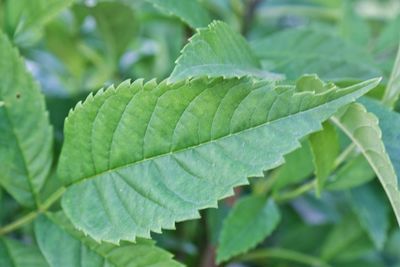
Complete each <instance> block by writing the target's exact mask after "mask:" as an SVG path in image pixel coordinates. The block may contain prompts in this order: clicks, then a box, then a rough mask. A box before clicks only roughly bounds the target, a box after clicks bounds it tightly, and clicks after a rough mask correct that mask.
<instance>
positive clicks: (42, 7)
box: [4, 0, 74, 45]
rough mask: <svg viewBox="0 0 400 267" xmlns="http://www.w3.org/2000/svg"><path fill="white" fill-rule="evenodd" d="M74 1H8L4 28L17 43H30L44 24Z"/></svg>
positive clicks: (5, 9)
mask: <svg viewBox="0 0 400 267" xmlns="http://www.w3.org/2000/svg"><path fill="white" fill-rule="evenodd" d="M73 2H74V0H19V1H6V2H5V6H4V12H5V19H4V30H5V32H6V33H8V35H9V36H10V38H12V39H13V40H14V41H15V42H16V43H18V44H20V45H25V44H29V43H30V42H32V41H36V40H35V39H37V37H38V31H40V30H41V27H42V26H44V25H45V24H46V23H48V22H49V21H50V20H51V19H53V18H54V17H55V16H56V15H58V14H59V13H60V12H61V11H62V10H63V9H65V8H66V7H68V6H69V5H71V4H72V3H73ZM35 35H36V36H35Z"/></svg>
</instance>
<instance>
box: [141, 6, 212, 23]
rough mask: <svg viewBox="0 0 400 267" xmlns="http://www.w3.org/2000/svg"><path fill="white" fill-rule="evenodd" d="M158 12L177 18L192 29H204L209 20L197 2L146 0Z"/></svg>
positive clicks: (205, 11) (204, 10)
mask: <svg viewBox="0 0 400 267" xmlns="http://www.w3.org/2000/svg"><path fill="white" fill-rule="evenodd" d="M147 2H150V3H152V4H153V5H154V6H155V7H156V8H158V9H159V10H160V11H162V12H164V13H166V14H168V15H173V16H176V17H178V18H179V19H180V20H182V21H183V22H185V23H186V24H187V25H188V26H190V27H192V28H200V27H205V26H207V25H208V23H210V21H211V18H210V15H209V14H208V12H207V10H206V9H204V8H203V7H202V6H201V4H200V3H199V2H198V1H197V0H191V1H187V0H147Z"/></svg>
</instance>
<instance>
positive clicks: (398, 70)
mask: <svg viewBox="0 0 400 267" xmlns="http://www.w3.org/2000/svg"><path fill="white" fill-rule="evenodd" d="M399 95H400V44H399V48H398V50H397V56H396V59H395V61H394V66H393V69H392V73H391V74H390V78H389V82H388V85H387V87H386V90H385V94H384V96H383V102H384V103H386V104H387V105H389V106H390V107H394V105H395V104H396V102H397V100H398V99H399Z"/></svg>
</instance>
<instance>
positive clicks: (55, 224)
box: [35, 212, 182, 267]
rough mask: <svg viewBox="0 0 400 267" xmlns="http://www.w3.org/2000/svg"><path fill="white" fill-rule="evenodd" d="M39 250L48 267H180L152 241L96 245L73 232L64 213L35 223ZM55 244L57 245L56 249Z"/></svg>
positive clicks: (49, 216) (46, 217) (44, 217)
mask: <svg viewBox="0 0 400 267" xmlns="http://www.w3.org/2000/svg"><path fill="white" fill-rule="evenodd" d="M35 233H36V238H37V240H38V243H39V246H40V249H41V251H42V252H43V255H44V256H45V257H46V260H47V261H48V262H49V264H50V266H51V267H70V266H74V267H78V266H92V267H102V266H113V267H147V266H154V267H179V266H182V265H181V264H180V263H178V262H176V261H174V260H173V259H172V255H171V254H170V253H168V252H167V251H164V250H162V249H160V248H157V247H156V246H155V245H154V242H153V241H151V240H145V239H138V240H136V243H128V242H122V243H121V244H120V245H119V246H116V245H113V244H107V243H102V244H99V243H97V242H95V241H94V240H92V239H90V238H89V237H85V236H84V235H83V234H82V233H81V232H79V231H77V230H76V229H74V228H73V226H72V225H71V223H69V222H68V220H67V219H66V217H65V215H64V214H63V213H61V212H60V213H56V214H47V215H46V216H41V217H39V219H38V220H37V221H36V223H35ZM55 244H57V245H55Z"/></svg>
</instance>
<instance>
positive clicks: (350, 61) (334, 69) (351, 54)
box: [252, 28, 380, 80]
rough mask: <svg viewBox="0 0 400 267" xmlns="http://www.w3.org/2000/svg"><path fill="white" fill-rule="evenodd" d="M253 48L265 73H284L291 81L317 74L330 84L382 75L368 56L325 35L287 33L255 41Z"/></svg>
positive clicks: (302, 32) (310, 32)
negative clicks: (309, 74)
mask: <svg viewBox="0 0 400 267" xmlns="http://www.w3.org/2000/svg"><path fill="white" fill-rule="evenodd" d="M338 47H340V49H338ZM252 48H253V51H254V52H255V54H256V55H257V56H258V57H259V58H260V60H262V63H263V67H264V68H265V69H267V70H269V71H274V72H278V73H283V74H285V75H286V76H287V78H289V79H296V78H297V77H299V76H300V75H302V74H304V73H317V74H318V76H320V77H321V78H323V79H327V80H347V79H365V78H371V77H374V76H379V75H380V71H379V70H378V69H377V68H376V67H374V66H373V64H372V59H371V57H370V56H369V55H368V53H367V52H365V51H362V50H361V49H359V48H358V47H356V46H353V45H351V44H348V43H346V42H344V41H343V40H342V39H340V38H339V37H337V36H334V35H331V34H330V33H327V32H323V31H318V30H312V29H302V28H300V29H290V30H285V31H281V32H278V33H276V34H273V35H271V36H268V37H267V38H265V39H261V40H257V41H254V42H253V43H252Z"/></svg>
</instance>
